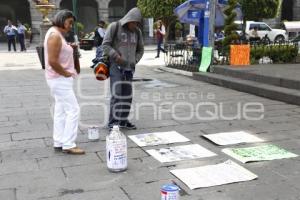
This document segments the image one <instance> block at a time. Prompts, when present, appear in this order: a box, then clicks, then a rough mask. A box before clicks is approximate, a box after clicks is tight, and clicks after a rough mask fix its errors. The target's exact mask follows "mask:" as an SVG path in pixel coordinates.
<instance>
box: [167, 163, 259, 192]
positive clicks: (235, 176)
mask: <svg viewBox="0 0 300 200" xmlns="http://www.w3.org/2000/svg"><path fill="white" fill-rule="evenodd" d="M170 172H171V173H172V174H174V175H175V176H176V177H178V178H179V179H180V180H181V181H183V182H184V183H185V184H186V185H187V186H188V187H189V188H190V189H191V190H193V189H196V188H205V187H212V186H217V185H224V184H229V183H236V182H243V181H250V180H253V179H256V178H257V175H255V174H253V173H252V172H250V171H248V170H247V169H245V168H244V167H242V166H240V165H238V164H237V163H235V162H233V161H231V160H227V161H226V162H224V163H220V164H216V165H207V166H203V167H196V168H187V169H176V170H171V171H170Z"/></svg>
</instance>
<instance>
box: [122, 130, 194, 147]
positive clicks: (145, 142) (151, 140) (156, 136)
mask: <svg viewBox="0 0 300 200" xmlns="http://www.w3.org/2000/svg"><path fill="white" fill-rule="evenodd" d="M128 137H129V138H130V139H131V140H132V141H134V142H135V143H136V144H137V145H138V146H140V147H145V146H155V145H161V144H171V143H178V142H188V141H190V140H189V139H188V138H186V137H184V136H183V135H181V134H179V133H178V132H176V131H169V132H155V133H146V134H139V135H130V136H128Z"/></svg>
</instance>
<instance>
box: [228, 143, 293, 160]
mask: <svg viewBox="0 0 300 200" xmlns="http://www.w3.org/2000/svg"><path fill="white" fill-rule="evenodd" d="M222 152H224V153H226V154H227V155H229V156H231V157H233V158H235V159H237V160H239V161H241V162H243V163H247V162H256V161H265V160H276V159H283V158H293V157H297V156H298V155H296V154H294V153H291V152H289V151H287V150H285V149H282V148H279V147H277V146H275V145H272V144H268V145H260V146H255V147H247V148H226V149H223V150H222Z"/></svg>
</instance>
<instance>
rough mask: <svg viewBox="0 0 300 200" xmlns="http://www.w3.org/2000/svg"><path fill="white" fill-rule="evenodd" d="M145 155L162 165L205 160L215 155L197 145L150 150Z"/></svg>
mask: <svg viewBox="0 0 300 200" xmlns="http://www.w3.org/2000/svg"><path fill="white" fill-rule="evenodd" d="M147 153H149V154H150V155H151V156H153V157H154V158H155V159H156V160H158V161H160V162H162V163H165V162H174V161H181V160H189V159H198V158H206V157H212V156H216V155H217V154H215V153H213V152H211V151H209V150H208V149H206V148H204V147H202V146H200V145H199V144H190V145H182V146H174V147H168V148H161V149H151V150H147Z"/></svg>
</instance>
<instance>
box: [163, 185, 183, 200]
mask: <svg viewBox="0 0 300 200" xmlns="http://www.w3.org/2000/svg"><path fill="white" fill-rule="evenodd" d="M160 194H161V200H179V187H178V186H177V185H174V184H165V185H163V186H162V187H161V189H160Z"/></svg>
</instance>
